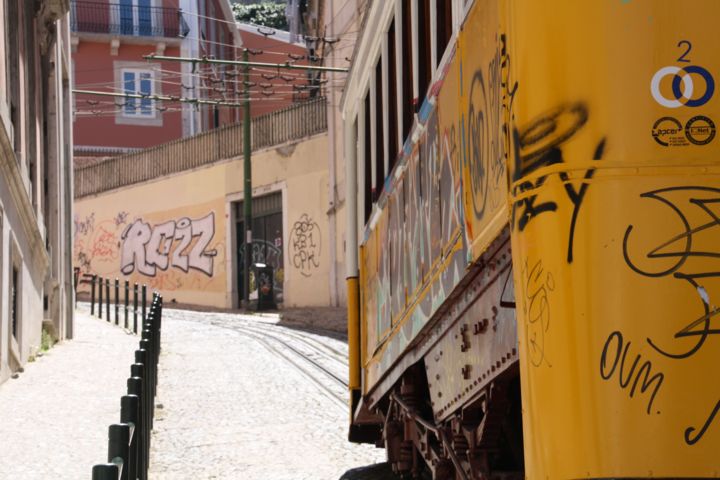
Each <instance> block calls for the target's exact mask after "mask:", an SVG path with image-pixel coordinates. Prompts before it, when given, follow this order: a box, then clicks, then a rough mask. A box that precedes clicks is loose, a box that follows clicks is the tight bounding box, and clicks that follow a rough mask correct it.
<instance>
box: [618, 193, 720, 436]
mask: <svg viewBox="0 0 720 480" xmlns="http://www.w3.org/2000/svg"><path fill="white" fill-rule="evenodd" d="M640 197H641V198H647V199H651V200H654V201H656V202H659V204H660V205H664V206H665V207H666V208H668V209H669V210H670V211H671V212H672V213H673V214H674V215H673V216H674V218H676V220H677V221H678V222H679V225H680V226H681V228H680V230H679V231H676V232H675V233H673V234H671V235H670V237H669V238H663V239H661V240H659V241H657V243H653V244H652V246H651V247H649V248H644V249H640V250H641V251H644V255H637V254H631V251H632V252H637V251H638V248H637V247H635V248H631V244H633V243H635V242H634V241H633V239H634V238H635V235H634V234H633V232H635V231H636V230H635V226H634V225H628V227H627V229H626V230H625V236H624V238H623V257H624V259H625V263H626V264H627V265H628V267H629V268H630V269H632V270H633V271H634V272H636V273H638V274H640V275H643V276H645V277H650V278H663V277H668V276H670V277H672V278H674V279H676V280H678V281H679V282H680V284H681V285H683V286H685V287H689V288H690V289H691V291H692V292H693V296H694V297H695V298H698V299H699V301H700V303H701V305H702V311H703V313H702V315H700V316H699V317H698V318H694V319H692V320H690V321H689V322H688V323H686V324H685V325H683V326H682V327H681V328H680V329H678V330H677V331H676V332H675V334H674V335H673V339H674V341H675V342H676V343H678V342H681V341H682V340H683V339H696V340H695V341H694V342H693V343H692V344H691V345H684V348H680V349H679V350H674V351H671V350H669V349H668V348H667V347H666V346H663V345H661V344H660V343H658V342H657V341H656V340H653V339H652V338H650V337H647V339H646V341H647V343H648V344H649V345H650V346H651V347H652V348H653V349H655V351H657V352H658V353H660V354H661V355H663V356H665V357H668V358H672V359H675V360H682V359H686V358H689V357H691V356H693V355H695V354H696V353H697V352H698V351H699V350H700V349H701V348H702V347H703V346H704V345H705V342H706V341H707V340H708V339H709V338H710V336H713V335H718V334H720V328H718V327H717V325H713V320H715V319H716V318H717V316H718V314H720V309H719V308H717V307H715V306H714V302H712V300H711V298H710V292H709V291H708V289H706V288H705V286H704V285H703V283H705V282H708V281H710V280H713V279H717V278H719V277H720V268H718V267H720V265H717V264H714V263H713V262H716V260H717V259H720V250H717V249H715V248H712V247H713V246H716V245H718V238H717V236H718V235H720V228H719V227H720V215H718V213H716V212H717V211H716V210H713V208H716V209H717V208H718V207H720V188H714V187H704V186H677V187H668V188H661V189H657V190H653V191H650V192H645V193H643V194H641V195H640ZM693 213H696V214H697V213H700V214H701V216H700V220H694V221H693V222H691V218H693V217H697V215H692V214H693ZM669 225H672V224H671V223H669ZM713 233H714V234H715V235H716V238H715V239H711V241H708V239H709V238H710V237H709V235H712V234H713ZM699 234H702V235H703V237H702V238H705V245H710V246H711V247H705V248H702V247H700V246H699V245H698V244H699V243H700V240H699V239H698V237H699ZM642 257H644V259H643V258H642ZM641 262H644V263H643V265H641ZM647 264H657V266H656V268H654V269H651V268H649V266H648V265H647ZM718 411H720V401H718V402H717V403H716V404H715V407H714V408H713V409H712V411H711V412H710V414H709V415H708V416H707V418H706V420H705V422H704V424H703V425H702V427H700V429H699V430H698V429H697V428H696V427H688V428H687V429H686V430H685V436H684V439H685V442H686V443H687V444H688V445H694V444H695V443H697V442H698V441H699V440H700V439H701V438H702V437H703V436H704V435H705V433H706V432H707V430H708V428H709V427H710V426H711V424H712V423H713V421H714V420H715V417H716V416H717V414H718Z"/></svg>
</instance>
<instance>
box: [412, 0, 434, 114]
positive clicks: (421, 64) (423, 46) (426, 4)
mask: <svg viewBox="0 0 720 480" xmlns="http://www.w3.org/2000/svg"><path fill="white" fill-rule="evenodd" d="M430 1H431V0H420V1H419V2H418V3H419V4H418V86H419V90H418V104H417V105H416V106H415V108H416V109H417V110H419V109H420V107H421V106H422V101H423V100H424V99H425V95H426V94H427V89H428V86H429V85H430V79H431V78H432V71H433V68H432V60H431V58H432V57H431V53H432V52H431V45H430Z"/></svg>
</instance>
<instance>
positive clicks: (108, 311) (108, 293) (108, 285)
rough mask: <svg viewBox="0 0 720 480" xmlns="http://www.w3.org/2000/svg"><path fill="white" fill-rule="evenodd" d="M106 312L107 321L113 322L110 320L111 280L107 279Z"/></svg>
mask: <svg viewBox="0 0 720 480" xmlns="http://www.w3.org/2000/svg"><path fill="white" fill-rule="evenodd" d="M105 312H106V313H107V321H108V322H111V321H112V319H111V318H110V279H109V278H106V279H105Z"/></svg>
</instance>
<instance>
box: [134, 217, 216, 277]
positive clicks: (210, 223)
mask: <svg viewBox="0 0 720 480" xmlns="http://www.w3.org/2000/svg"><path fill="white" fill-rule="evenodd" d="M214 236H215V213H214V212H210V213H209V214H207V215H206V216H204V217H202V218H198V219H195V220H192V219H190V218H187V217H183V218H180V219H179V220H177V221H174V220H170V221H169V222H165V223H161V224H159V225H155V226H153V227H151V226H150V224H148V223H146V222H144V221H143V220H142V219H141V218H138V219H136V220H135V221H134V222H133V223H131V224H130V225H128V226H127V227H126V228H125V230H124V231H123V233H122V235H121V243H122V252H121V256H120V271H122V273H123V274H124V275H129V274H131V273H132V272H134V271H136V270H137V272H138V273H141V274H143V275H147V276H150V277H153V276H155V274H156V272H157V269H158V268H159V269H160V270H167V269H168V267H175V268H178V269H180V270H182V271H183V272H188V271H189V269H191V268H192V269H195V270H198V271H201V272H203V273H204V274H205V275H207V276H212V274H213V260H214V257H215V256H216V255H217V251H216V250H206V248H207V247H208V245H210V242H211V241H212V239H213V237H214Z"/></svg>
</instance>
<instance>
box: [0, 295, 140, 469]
mask: <svg viewBox="0 0 720 480" xmlns="http://www.w3.org/2000/svg"><path fill="white" fill-rule="evenodd" d="M137 345H138V337H136V336H134V335H128V334H126V333H125V331H124V330H123V329H121V328H119V327H116V326H114V325H109V324H107V322H105V321H101V320H99V319H97V318H94V317H90V316H89V315H88V309H87V308H82V307H81V308H79V309H78V310H76V311H75V339H73V340H69V341H66V342H63V343H61V344H57V345H55V347H53V348H51V349H50V350H49V351H48V352H47V353H45V355H43V356H42V357H39V358H38V359H37V360H36V361H35V362H33V363H29V364H27V365H26V367H25V372H24V373H21V374H20V377H19V378H17V379H9V380H7V381H6V382H5V383H3V384H2V385H0V452H2V454H0V479H17V480H34V479H38V480H41V479H42V480H45V479H48V478H53V479H73V480H76V479H84V478H87V479H89V478H90V477H91V474H92V466H93V465H94V464H96V463H103V462H105V461H106V460H107V458H106V457H107V435H108V426H109V425H110V424H111V423H118V422H119V420H120V397H121V396H122V395H124V394H125V393H126V380H127V378H128V377H129V375H130V364H131V363H132V361H133V356H134V351H135V349H136V348H137Z"/></svg>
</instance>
